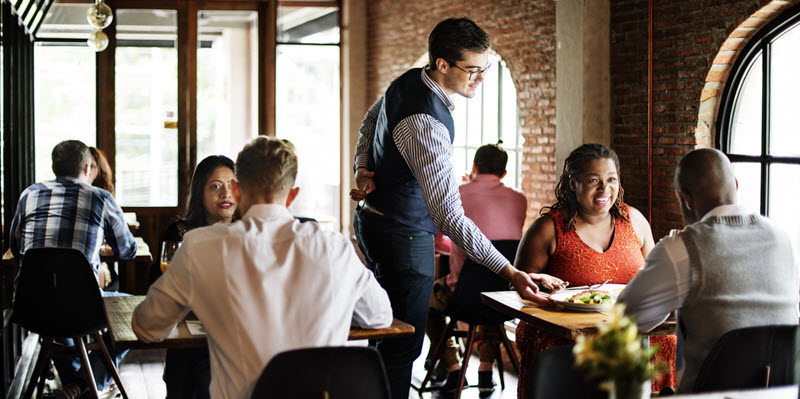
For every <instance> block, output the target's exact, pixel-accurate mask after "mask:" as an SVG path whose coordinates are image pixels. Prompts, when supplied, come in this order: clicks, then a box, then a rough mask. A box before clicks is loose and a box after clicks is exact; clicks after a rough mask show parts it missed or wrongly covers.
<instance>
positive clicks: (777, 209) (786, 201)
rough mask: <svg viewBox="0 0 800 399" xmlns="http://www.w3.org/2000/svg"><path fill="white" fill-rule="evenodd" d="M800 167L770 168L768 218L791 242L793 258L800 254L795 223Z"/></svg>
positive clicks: (775, 166) (798, 234) (777, 166)
mask: <svg viewBox="0 0 800 399" xmlns="http://www.w3.org/2000/svg"><path fill="white" fill-rule="evenodd" d="M798 176H800V165H775V164H773V165H772V166H771V167H770V183H771V184H770V185H769V186H770V187H769V218H770V219H771V220H772V221H773V222H775V223H776V224H777V225H778V226H781V227H782V228H783V229H784V230H786V232H787V233H789V238H790V239H791V241H792V246H793V247H794V249H793V251H794V254H795V258H797V257H798V254H800V224H798V223H797V203H796V201H797V198H800V185H798V184H792V182H794V183H796V182H797V181H798V179H797V177H798Z"/></svg>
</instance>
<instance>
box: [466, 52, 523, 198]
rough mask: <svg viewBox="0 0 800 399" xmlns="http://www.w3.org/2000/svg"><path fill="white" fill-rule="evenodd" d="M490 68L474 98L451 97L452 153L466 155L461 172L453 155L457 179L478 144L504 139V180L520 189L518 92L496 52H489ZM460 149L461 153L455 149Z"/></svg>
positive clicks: (470, 164) (468, 164)
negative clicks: (505, 171) (453, 132)
mask: <svg viewBox="0 0 800 399" xmlns="http://www.w3.org/2000/svg"><path fill="white" fill-rule="evenodd" d="M489 62H490V63H491V64H492V66H491V68H490V69H489V71H488V72H487V74H486V75H485V76H484V81H483V83H482V84H481V85H480V86H479V87H478V90H477V91H476V94H475V97H473V98H472V99H466V98H464V97H462V96H458V95H456V96H453V102H454V104H455V107H456V109H455V111H453V121H454V123H455V139H454V140H453V146H454V147H455V148H454V154H466V156H467V158H466V159H465V160H464V162H465V164H466V165H465V166H464V167H463V173H462V172H461V170H462V169H461V168H462V166H461V165H460V164H458V162H460V161H461V159H458V158H457V157H456V156H455V155H454V157H453V163H454V172H455V173H456V177H457V178H460V177H461V176H463V175H464V173H468V172H469V171H471V169H472V159H473V157H474V154H475V151H476V150H477V149H478V147H480V146H482V145H485V144H495V143H497V141H498V140H500V139H502V140H503V148H504V149H505V150H506V151H507V152H508V165H507V166H506V170H507V172H508V174H507V175H506V177H505V178H504V179H503V183H504V184H505V185H507V186H509V187H514V188H519V186H520V176H519V171H520V170H519V162H520V160H521V155H520V154H521V152H522V141H523V140H522V135H521V133H520V129H519V122H518V119H519V118H518V112H517V91H516V89H515V87H514V82H513V81H512V80H511V74H510V73H509V71H508V68H506V66H505V62H503V61H502V60H501V59H500V57H499V56H498V55H497V54H494V53H492V52H490V53H489ZM458 151H461V152H458Z"/></svg>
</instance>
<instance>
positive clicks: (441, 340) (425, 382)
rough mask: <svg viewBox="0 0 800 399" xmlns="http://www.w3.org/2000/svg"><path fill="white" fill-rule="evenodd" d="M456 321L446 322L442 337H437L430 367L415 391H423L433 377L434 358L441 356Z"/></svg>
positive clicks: (434, 369) (434, 368)
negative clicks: (437, 341) (437, 340)
mask: <svg viewBox="0 0 800 399" xmlns="http://www.w3.org/2000/svg"><path fill="white" fill-rule="evenodd" d="M456 323H458V321H457V320H455V319H452V320H450V323H449V324H447V328H445V329H444V334H442V337H441V338H439V343H438V344H437V345H436V352H435V353H434V355H433V357H432V358H431V368H430V369H428V372H427V373H426V374H425V379H423V380H422V383H420V384H419V388H417V392H419V393H420V395H421V394H422V393H423V392H425V386H426V385H428V382H429V381H430V380H431V377H433V373H434V371H436V367H434V366H435V365H436V360H438V359H439V357H440V356H442V352H444V344H445V342H447V340H448V339H450V335H452V334H453V330H454V329H455V328H456Z"/></svg>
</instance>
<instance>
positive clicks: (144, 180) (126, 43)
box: [115, 9, 178, 206]
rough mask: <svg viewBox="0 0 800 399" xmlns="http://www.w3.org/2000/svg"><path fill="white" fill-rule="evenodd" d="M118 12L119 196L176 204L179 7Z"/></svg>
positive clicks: (131, 201) (126, 200)
mask: <svg viewBox="0 0 800 399" xmlns="http://www.w3.org/2000/svg"><path fill="white" fill-rule="evenodd" d="M115 18H116V21H117V50H116V71H115V74H116V78H115V84H116V88H115V90H116V97H115V102H116V126H115V131H116V173H117V175H116V182H117V186H116V192H117V201H118V202H119V203H120V205H122V206H176V205H177V204H178V175H177V173H176V171H177V169H178V124H177V121H178V120H177V108H178V100H177V95H178V51H177V46H176V40H177V26H176V23H177V12H176V11H174V10H127V9H120V10H117V11H116V15H115Z"/></svg>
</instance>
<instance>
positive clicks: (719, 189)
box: [675, 148, 739, 224]
mask: <svg viewBox="0 0 800 399" xmlns="http://www.w3.org/2000/svg"><path fill="white" fill-rule="evenodd" d="M738 185H739V183H738V182H737V181H736V177H735V176H734V174H733V166H731V163H730V161H729V160H728V157H726V156H725V154H723V153H722V152H720V151H718V150H715V149H713V148H700V149H697V150H693V151H691V152H689V153H688V154H686V155H684V156H683V158H681V161H680V163H678V167H677V168H676V169H675V192H676V194H677V196H678V201H679V202H680V203H681V211H682V212H683V218H684V219H685V220H686V223H689V224H691V223H695V222H697V221H699V220H700V219H702V218H703V216H705V214H706V213H708V212H709V211H711V210H712V209H714V208H716V207H718V206H720V205H728V204H735V203H736V190H737V188H738Z"/></svg>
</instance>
